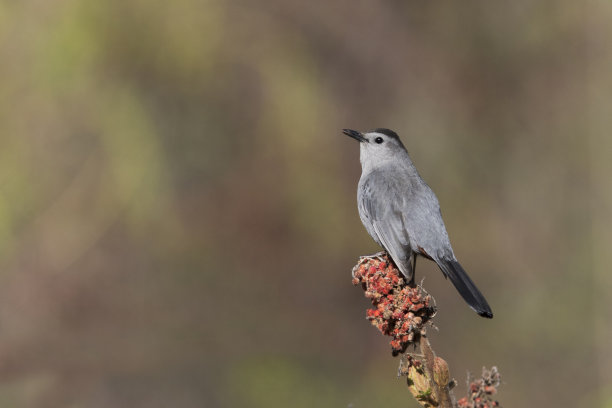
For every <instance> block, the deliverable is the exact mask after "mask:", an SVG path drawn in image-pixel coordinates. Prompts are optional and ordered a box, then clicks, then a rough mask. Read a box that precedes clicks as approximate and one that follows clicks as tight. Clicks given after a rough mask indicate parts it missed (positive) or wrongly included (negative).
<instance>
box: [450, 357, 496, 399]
mask: <svg viewBox="0 0 612 408" xmlns="http://www.w3.org/2000/svg"><path fill="white" fill-rule="evenodd" d="M500 383H501V377H500V375H499V372H498V371H497V367H493V368H491V369H490V370H487V369H485V368H483V369H482V377H481V378H478V379H476V380H474V381H472V382H471V383H470V384H469V386H468V392H469V397H467V398H466V397H463V398H461V399H460V400H459V401H457V406H458V407H459V408H493V407H499V402H497V401H495V400H494V399H493V395H495V394H496V393H497V387H499V384H500Z"/></svg>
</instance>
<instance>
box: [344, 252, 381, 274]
mask: <svg viewBox="0 0 612 408" xmlns="http://www.w3.org/2000/svg"><path fill="white" fill-rule="evenodd" d="M385 256H388V254H387V251H380V252H377V253H375V254H373V255H363V256H360V257H359V262H358V263H357V265H355V267H354V268H353V270H352V271H351V275H352V276H353V278H354V277H355V271H357V270H358V269H359V266H360V265H361V264H362V263H364V262H366V261H367V260H369V259H378V260H379V261H381V262H382V261H384V260H385V259H384V257H385Z"/></svg>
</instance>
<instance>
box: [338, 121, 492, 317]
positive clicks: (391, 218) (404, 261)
mask: <svg viewBox="0 0 612 408" xmlns="http://www.w3.org/2000/svg"><path fill="white" fill-rule="evenodd" d="M343 133H344V134H345V135H347V136H350V137H352V138H353V139H356V140H358V141H359V143H360V149H359V159H360V161H361V169H362V172H361V178H360V179H359V187H358V189H357V207H358V209H359V217H360V218H361V222H363V225H364V226H365V228H366V230H367V231H368V233H369V234H370V236H371V237H372V238H374V241H376V243H377V244H378V245H380V246H381V247H383V248H384V249H385V250H386V251H387V253H388V254H389V255H390V256H391V259H393V261H394V262H395V265H396V266H397V267H398V268H399V270H400V271H401V272H402V274H403V275H404V276H405V277H406V279H407V280H408V282H409V283H410V284H412V285H414V272H415V267H416V258H417V256H419V255H420V256H423V257H425V258H427V259H431V260H432V261H434V262H435V263H436V264H438V266H439V267H440V269H441V270H442V273H444V276H445V277H446V278H450V280H451V282H452V283H453V285H455V288H456V289H457V291H458V292H459V294H460V295H461V296H462V297H463V299H464V300H465V301H466V302H467V304H468V305H469V306H470V307H471V308H472V309H473V310H474V311H475V312H476V313H478V314H479V315H481V316H484V317H488V318H491V317H493V312H492V311H491V308H490V307H489V304H488V303H487V301H486V299H485V298H484V296H483V295H482V293H480V291H479V290H478V288H477V287H476V285H475V284H474V282H472V280H471V279H470V277H469V276H468V275H467V273H466V272H465V270H464V269H463V268H462V267H461V265H460V264H459V262H458V261H457V258H455V254H454V253H453V248H452V247H451V244H450V240H449V238H448V233H447V232H446V227H445V226H444V221H442V214H441V213H440V204H439V203H438V199H437V197H436V195H435V194H434V192H433V191H432V190H431V188H429V186H428V185H427V184H426V183H425V181H424V180H423V179H422V178H421V176H420V175H419V173H418V172H417V169H416V168H415V167H414V164H412V160H410V157H409V156H408V152H407V151H406V148H405V147H404V145H403V144H402V142H401V140H400V139H399V137H398V136H397V133H395V132H394V131H392V130H389V129H382V128H379V129H375V130H373V131H370V132H367V133H361V132H358V131H356V130H351V129H343Z"/></svg>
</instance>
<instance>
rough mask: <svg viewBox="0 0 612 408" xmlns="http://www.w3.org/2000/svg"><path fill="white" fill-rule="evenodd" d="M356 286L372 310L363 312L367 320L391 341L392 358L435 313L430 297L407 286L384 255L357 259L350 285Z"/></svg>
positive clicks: (422, 291)
mask: <svg viewBox="0 0 612 408" xmlns="http://www.w3.org/2000/svg"><path fill="white" fill-rule="evenodd" d="M360 283H361V285H362V287H363V289H364V290H365V296H366V297H367V298H368V299H370V300H371V301H372V305H373V306H374V307H373V308H372V309H368V311H367V312H366V316H367V319H368V320H370V322H371V323H372V325H374V326H376V327H377V328H378V330H380V331H381V332H382V333H383V334H385V335H387V336H391V337H393V340H391V348H392V350H393V355H397V354H398V353H401V352H404V351H405V350H406V347H407V346H408V344H410V343H412V342H413V341H415V340H417V338H418V336H419V335H420V333H421V330H423V327H424V325H425V324H426V323H427V322H428V321H429V320H430V319H431V318H432V317H433V316H434V314H435V312H436V309H435V307H434V306H433V304H432V303H433V300H432V298H431V296H430V295H428V294H427V293H426V292H425V291H424V290H423V289H422V288H421V287H418V286H417V287H409V286H407V285H406V284H405V281H404V279H403V275H402V274H401V272H399V271H398V269H397V268H396V267H395V265H393V263H392V262H391V261H390V259H389V258H388V257H387V256H386V255H383V256H380V257H378V256H374V257H362V258H360V259H359V263H358V264H357V265H356V266H355V268H353V284H354V285H359V284H360Z"/></svg>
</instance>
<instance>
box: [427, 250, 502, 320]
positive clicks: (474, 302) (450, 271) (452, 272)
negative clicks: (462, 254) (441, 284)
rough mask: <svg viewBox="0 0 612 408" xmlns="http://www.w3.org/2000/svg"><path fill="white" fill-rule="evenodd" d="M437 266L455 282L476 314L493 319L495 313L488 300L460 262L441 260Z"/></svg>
mask: <svg viewBox="0 0 612 408" xmlns="http://www.w3.org/2000/svg"><path fill="white" fill-rule="evenodd" d="M437 264H438V266H439V267H440V269H442V272H444V275H445V276H446V277H447V278H450V280H451V282H453V285H455V288H456V289H457V291H458V292H459V294H460V295H461V297H462V298H463V299H464V300H465V301H466V302H467V304H468V305H470V307H471V308H472V309H473V310H474V311H475V312H476V313H478V314H479V315H481V316H483V317H488V318H489V319H490V318H492V317H493V312H492V311H491V308H490V307H489V304H488V303H487V300H486V299H485V298H484V296H483V295H482V293H480V291H479V290H478V288H477V287H476V285H475V284H474V282H472V280H471V279H470V277H469V276H468V275H467V273H466V272H465V270H464V269H463V268H462V267H461V265H460V264H459V262H457V261H455V260H450V261H449V260H445V259H441V260H440V261H439V262H437Z"/></svg>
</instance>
